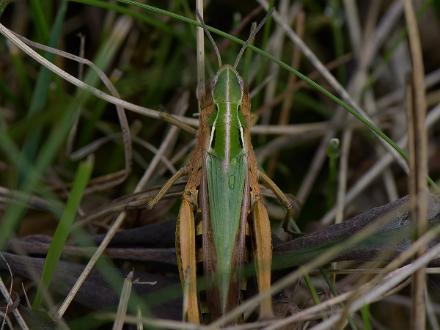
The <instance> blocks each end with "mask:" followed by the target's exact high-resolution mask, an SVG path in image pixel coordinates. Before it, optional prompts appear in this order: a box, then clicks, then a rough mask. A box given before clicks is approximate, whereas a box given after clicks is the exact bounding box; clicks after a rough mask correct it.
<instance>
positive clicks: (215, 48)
mask: <svg viewBox="0 0 440 330" xmlns="http://www.w3.org/2000/svg"><path fill="white" fill-rule="evenodd" d="M196 15H197V18H198V19H199V21H200V24H201V25H202V28H203V31H205V34H206V36H207V37H208V39H209V42H210V43H211V45H212V48H214V51H215V55H216V56H217V62H218V67H219V68H220V67H221V66H222V58H221V56H220V51H219V50H218V47H217V45H216V43H215V41H214V38H213V37H212V35H211V33H210V32H209V30H208V27H207V26H206V24H205V22H204V21H203V18H202V15H200V13H199V12H198V11H196Z"/></svg>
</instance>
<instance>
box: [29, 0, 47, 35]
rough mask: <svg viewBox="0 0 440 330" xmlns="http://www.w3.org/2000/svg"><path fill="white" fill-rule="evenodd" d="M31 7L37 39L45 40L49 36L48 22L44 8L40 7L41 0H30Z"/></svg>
mask: <svg viewBox="0 0 440 330" xmlns="http://www.w3.org/2000/svg"><path fill="white" fill-rule="evenodd" d="M31 7H32V17H33V18H34V22H35V29H36V31H37V35H38V40H40V41H43V42H45V41H46V40H47V39H48V38H49V24H48V20H47V17H46V15H45V13H44V12H45V11H44V8H43V7H42V1H40V0H31Z"/></svg>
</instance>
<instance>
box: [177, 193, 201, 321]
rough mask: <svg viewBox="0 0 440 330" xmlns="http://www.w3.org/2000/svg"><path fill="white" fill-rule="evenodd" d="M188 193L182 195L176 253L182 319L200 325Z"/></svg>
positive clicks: (191, 212)
mask: <svg viewBox="0 0 440 330" xmlns="http://www.w3.org/2000/svg"><path fill="white" fill-rule="evenodd" d="M189 195H190V193H184V195H183V198H182V204H181V205H180V210H179V215H178V218H177V222H178V223H177V226H176V253H177V261H178V266H179V274H180V280H181V283H182V289H183V313H182V314H183V319H184V320H185V321H189V322H191V323H195V324H199V323H200V313H199V304H198V295H197V260H196V259H197V258H196V228H195V221H194V204H193V202H192V201H191V199H192V198H191V197H190V196H189Z"/></svg>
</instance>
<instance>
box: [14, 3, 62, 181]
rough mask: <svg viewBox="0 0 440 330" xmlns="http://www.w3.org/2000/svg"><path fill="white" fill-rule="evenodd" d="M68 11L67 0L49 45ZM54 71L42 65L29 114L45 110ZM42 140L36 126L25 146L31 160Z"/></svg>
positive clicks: (59, 13) (39, 130) (24, 151)
mask: <svg viewBox="0 0 440 330" xmlns="http://www.w3.org/2000/svg"><path fill="white" fill-rule="evenodd" d="M66 11H67V1H63V2H62V3H61V6H60V9H59V10H58V13H57V17H56V19H55V23H54V26H53V28H52V32H51V35H50V40H49V46H50V47H55V46H56V44H57V43H58V39H59V37H60V35H61V30H62V27H63V22H64V17H65V14H66ZM45 57H46V59H48V60H49V61H51V62H53V60H54V58H55V55H53V54H49V53H48V54H46V55H45ZM51 77H52V73H51V72H50V71H49V70H48V69H46V68H45V67H41V69H40V72H39V73H38V77H37V82H36V85H35V89H34V93H33V94H32V99H31V104H30V107H29V110H28V115H32V114H34V113H37V112H40V111H41V110H43V108H44V106H45V104H46V101H47V96H48V91H49V85H50V82H51ZM40 140H41V129H38V128H36V127H34V128H33V129H32V131H31V132H30V133H29V135H28V137H27V139H26V141H25V143H24V146H23V154H24V156H25V157H27V159H28V160H29V161H32V160H33V159H34V157H35V154H36V152H37V149H38V145H39V143H40ZM23 170H24V169H21V174H22V176H23Z"/></svg>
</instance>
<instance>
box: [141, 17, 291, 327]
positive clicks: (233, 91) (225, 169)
mask: <svg viewBox="0 0 440 330" xmlns="http://www.w3.org/2000/svg"><path fill="white" fill-rule="evenodd" d="M262 23H263V22H262ZM262 23H260V27H261V25H262ZM256 31H258V28H257V30H256ZM205 32H207V29H206V28H205ZM255 33H256V32H254V34H255ZM251 38H252V37H249V39H248V41H247V42H249V40H250V39H251ZM210 40H212V37H210ZM247 42H246V43H245V45H244V46H243V48H242V50H241V51H240V55H239V56H238V57H237V60H236V61H235V65H234V66H231V65H221V59H220V56H219V54H218V50H217V48H216V47H215V44H214V48H215V49H216V52H217V55H218V58H219V67H220V69H219V70H218V72H217V73H216V75H215V77H214V78H213V79H212V81H211V83H210V84H207V86H205V88H204V91H203V92H202V93H201V97H199V106H200V117H199V129H198V132H197V144H196V147H195V149H194V151H193V153H192V155H191V157H190V160H189V161H188V163H187V164H186V165H185V166H184V167H183V168H181V169H180V170H179V171H177V172H176V174H175V175H173V177H172V178H170V179H169V180H168V182H167V183H166V184H165V185H164V186H163V187H162V189H161V190H160V191H159V193H158V194H157V195H156V197H155V198H154V199H153V200H152V201H151V202H150V204H149V206H150V207H153V206H154V205H155V204H156V203H157V202H158V201H159V200H160V199H161V198H162V197H163V196H164V195H165V194H166V192H167V191H168V190H169V189H170V188H171V187H172V186H173V184H174V183H175V182H176V181H177V180H178V179H179V178H181V177H182V176H187V177H188V179H187V184H186V186H185V190H184V192H183V197H182V203H181V205H180V210H179V215H178V218H177V227H176V252H177V259H178V265H179V273H180V279H181V282H182V286H183V297H184V300H183V317H184V319H185V320H188V321H189V322H192V323H200V320H201V316H200V309H199V298H198V290H197V260H198V258H197V257H198V256H200V257H201V259H202V260H203V272H204V276H205V277H206V278H207V279H208V280H209V281H208V282H210V283H211V285H210V286H209V287H208V288H207V290H206V303H207V307H208V311H209V313H210V314H211V315H210V317H211V318H215V317H218V316H220V315H223V314H224V313H226V312H227V311H229V310H231V309H232V308H233V307H235V306H237V305H238V304H239V302H240V294H241V293H240V291H241V288H240V284H241V282H242V281H241V273H240V271H241V269H242V267H243V265H244V263H245V262H246V260H247V252H246V249H247V246H248V245H250V244H248V242H247V241H248V240H249V236H250V238H251V246H252V257H253V260H254V263H255V270H256V277H257V285H258V290H259V292H264V291H266V290H268V289H269V288H270V285H271V264H272V238H271V227H270V223H269V217H268V213H267V210H266V207H265V205H264V202H263V199H262V193H261V189H260V185H259V181H262V183H263V184H265V185H266V186H267V187H269V188H270V189H271V190H272V191H273V192H274V194H275V195H276V196H277V197H278V199H280V201H281V202H282V203H283V205H284V206H285V207H286V208H287V211H288V212H287V216H286V219H287V218H290V216H291V215H292V212H293V205H294V204H293V203H292V202H291V201H290V200H289V199H288V198H287V197H286V196H285V195H284V194H283V193H282V192H281V190H280V189H279V188H278V187H277V186H276V185H275V183H273V182H272V180H271V179H270V178H268V177H267V176H266V175H265V174H264V173H262V172H260V171H259V170H258V167H257V162H256V158H255V154H254V151H253V148H252V143H251V134H250V128H251V113H250V97H249V92H248V89H247V86H246V84H245V82H244V81H243V79H242V78H241V76H240V75H239V74H238V72H237V70H236V66H237V64H238V61H239V58H240V56H241V54H242V53H243V50H244V49H245V47H246V45H247ZM198 224H200V226H198ZM198 228H201V230H198ZM247 232H250V235H248V234H247ZM198 233H201V236H202V239H201V249H199V248H198V246H197V244H196V236H197V234H198ZM200 252H201V255H200ZM272 315H273V312H272V302H271V299H270V298H269V299H266V300H264V301H263V302H262V303H261V304H260V307H259V316H260V318H270V317H272Z"/></svg>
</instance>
